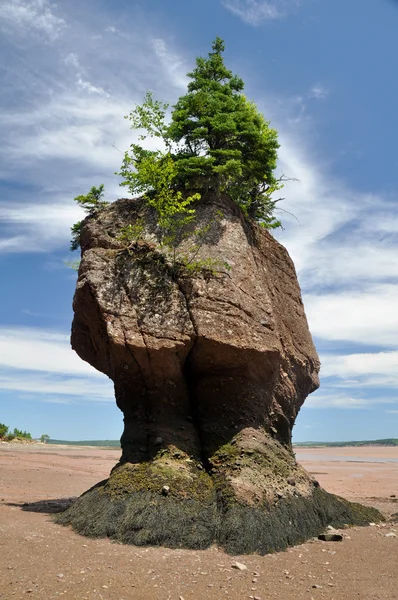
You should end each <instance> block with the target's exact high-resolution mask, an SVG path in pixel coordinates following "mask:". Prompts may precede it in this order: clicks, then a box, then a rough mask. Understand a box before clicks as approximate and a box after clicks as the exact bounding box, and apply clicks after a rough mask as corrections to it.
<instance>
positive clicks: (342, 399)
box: [304, 389, 396, 410]
mask: <svg viewBox="0 0 398 600" xmlns="http://www.w3.org/2000/svg"><path fill="white" fill-rule="evenodd" d="M395 402H396V400H395V399H391V398H387V399H386V398H384V397H377V396H375V397H373V398H366V397H363V396H360V395H358V396H356V395H354V394H347V393H344V392H343V393H342V392H341V391H339V390H337V391H336V390H333V389H331V390H329V391H328V393H323V392H315V393H313V394H311V395H310V396H309V397H308V398H307V400H306V401H305V404H304V406H305V408H338V409H341V410H353V409H364V408H368V409H371V408H372V407H374V405H378V404H389V403H390V404H392V403H395Z"/></svg>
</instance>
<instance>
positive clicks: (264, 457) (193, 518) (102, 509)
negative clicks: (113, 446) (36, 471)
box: [56, 431, 383, 554]
mask: <svg viewBox="0 0 398 600" xmlns="http://www.w3.org/2000/svg"><path fill="white" fill-rule="evenodd" d="M249 437H250V438H253V437H254V436H249ZM259 438H260V434H259V432H257V440H256V444H257V447H253V444H251V445H249V446H248V443H247V441H248V432H247V431H246V434H245V435H243V434H241V435H240V436H238V437H237V439H235V440H233V442H234V443H232V444H228V445H225V447H222V448H220V449H219V450H218V451H217V454H216V455H214V456H213V457H212V458H211V459H210V460H209V461H207V468H206V469H205V468H204V466H203V464H201V462H200V461H195V460H193V459H192V458H190V457H189V456H188V455H186V454H185V453H184V452H182V451H180V450H179V449H178V448H176V447H172V446H169V447H167V448H163V449H161V450H159V452H158V453H157V454H156V456H155V457H154V458H153V459H152V460H150V461H147V462H140V463H131V462H125V463H123V464H118V465H117V466H116V467H115V468H114V469H113V471H112V473H111V475H110V477H109V479H107V480H105V481H102V482H100V483H98V484H97V485H96V486H94V487H93V488H91V489H90V490H88V491H87V492H85V493H84V494H83V495H82V496H81V497H80V498H78V499H77V500H76V502H75V503H74V504H73V505H72V506H71V507H70V508H68V509H67V510H66V511H65V512H63V513H61V514H59V515H57V517H56V521H57V523H60V524H63V525H71V526H72V527H73V528H74V529H75V531H77V532H78V533H81V534H82V535H86V536H88V537H110V538H112V539H115V540H117V541H119V542H122V543H126V544H134V545H136V546H148V545H151V546H154V545H162V546H167V547H169V548H189V549H204V548H208V547H209V546H210V545H212V544H217V545H218V546H220V547H222V548H223V549H224V550H225V551H226V552H228V553H231V554H249V553H259V554H267V553H270V552H275V551H278V550H284V549H285V548H287V547H288V546H293V545H295V544H299V543H302V542H304V541H306V540H307V539H309V538H311V537H314V536H318V535H319V534H320V533H321V532H322V531H323V530H324V529H325V527H326V526H327V525H332V526H333V527H336V528H340V527H343V526H344V525H367V524H368V523H369V522H377V521H380V520H383V517H382V515H381V514H380V513H379V512H378V511H377V510H376V509H374V508H370V507H365V506H362V505H360V504H356V503H351V502H348V501H346V500H344V499H342V498H339V497H337V496H335V495H333V494H329V493H327V492H326V491H325V490H323V489H322V488H320V487H319V484H318V483H317V482H316V481H314V480H313V479H311V477H310V476H309V475H308V474H307V473H306V471H304V469H303V468H302V467H300V465H298V464H297V463H296V462H295V460H294V455H293V454H292V453H291V452H290V451H289V449H287V448H285V447H284V446H282V445H281V444H279V443H278V442H276V441H275V440H272V439H270V438H268V437H264V439H263V440H259ZM260 442H261V443H260Z"/></svg>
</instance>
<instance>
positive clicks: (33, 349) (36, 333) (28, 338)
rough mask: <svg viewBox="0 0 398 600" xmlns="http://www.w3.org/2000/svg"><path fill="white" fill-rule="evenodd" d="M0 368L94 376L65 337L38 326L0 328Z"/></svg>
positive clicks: (95, 375) (94, 373)
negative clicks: (35, 327) (36, 327)
mask: <svg viewBox="0 0 398 600" xmlns="http://www.w3.org/2000/svg"><path fill="white" fill-rule="evenodd" d="M0 357H1V358H0V367H2V368H5V367H7V368H12V369H23V370H28V371H45V372H47V373H58V374H70V375H90V376H91V377H98V376H101V377H102V375H101V374H100V373H98V371H96V370H95V369H94V368H93V367H92V366H91V365H89V364H88V363H86V362H84V361H83V360H81V359H80V358H79V357H78V356H77V354H76V353H75V352H74V351H73V350H72V349H71V347H70V344H69V336H67V335H64V334H60V333H53V332H51V331H46V330H42V329H34V328H28V327H26V328H18V329H11V328H7V327H1V328H0Z"/></svg>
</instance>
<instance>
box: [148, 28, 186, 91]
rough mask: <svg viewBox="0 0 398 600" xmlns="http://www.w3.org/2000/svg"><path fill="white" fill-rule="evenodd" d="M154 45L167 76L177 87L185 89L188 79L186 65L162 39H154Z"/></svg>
mask: <svg viewBox="0 0 398 600" xmlns="http://www.w3.org/2000/svg"><path fill="white" fill-rule="evenodd" d="M152 45H153V49H154V52H155V54H156V56H157V57H158V59H159V60H160V63H161V65H162V68H163V70H164V72H165V74H166V75H167V76H168V77H169V78H170V80H171V81H172V82H173V84H174V85H175V86H176V87H180V88H185V87H186V85H187V83H188V78H187V77H186V75H185V69H184V63H183V61H182V59H181V57H180V56H178V55H177V54H176V53H175V52H173V51H172V50H170V48H169V47H168V45H167V44H166V42H165V40H164V39H162V38H153V40H152Z"/></svg>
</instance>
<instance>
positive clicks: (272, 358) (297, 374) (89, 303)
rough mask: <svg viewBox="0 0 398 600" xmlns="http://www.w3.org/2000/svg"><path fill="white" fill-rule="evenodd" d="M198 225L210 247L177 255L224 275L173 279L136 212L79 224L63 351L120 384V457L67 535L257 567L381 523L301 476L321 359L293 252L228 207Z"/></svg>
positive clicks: (73, 516)
mask: <svg viewBox="0 0 398 600" xmlns="http://www.w3.org/2000/svg"><path fill="white" fill-rule="evenodd" d="M220 211H221V213H222V216H220ZM197 215H198V217H197V223H196V224H197V226H198V227H202V228H203V227H205V228H206V229H203V231H206V234H205V237H204V243H203V244H202V245H201V247H200V248H199V249H198V248H197V246H196V245H195V244H196V241H197V240H196V241H195V240H193V238H192V236H191V238H189V237H188V238H186V239H184V240H183V241H182V242H181V245H180V247H179V249H178V253H177V254H178V256H182V255H185V257H188V261H189V260H190V259H191V258H192V257H193V256H194V254H195V253H196V254H197V256H195V260H197V258H198V257H201V258H202V259H206V258H208V257H211V258H212V259H213V260H217V261H218V262H219V264H224V266H223V267H222V268H219V269H217V271H218V272H217V273H216V274H209V273H207V274H206V272H205V273H204V274H203V273H202V274H197V273H196V274H193V275H192V274H189V273H187V272H186V271H184V270H182V271H181V270H176V269H175V268H172V267H170V264H167V261H165V259H164V255H163V254H162V253H161V251H160V250H159V245H158V243H157V236H158V231H157V229H156V222H155V220H154V218H153V215H152V214H151V213H150V212H148V211H147V209H145V207H144V205H143V203H142V202H141V201H139V200H128V199H124V200H119V201H117V202H115V203H114V204H112V205H110V206H109V207H108V208H107V209H106V210H104V211H103V212H101V213H100V214H99V215H97V216H96V217H92V218H89V219H86V221H85V225H84V228H83V232H82V236H81V246H82V262H81V266H80V269H79V279H78V283H77V287H76V294H75V298H74V304H73V307H74V311H75V317H74V321H73V326H72V347H73V348H74V349H75V350H76V352H77V353H78V354H79V356H80V357H81V358H82V359H83V360H86V361H87V362H89V363H90V364H91V365H93V366H94V367H95V368H96V369H98V370H99V371H102V372H103V373H105V374H106V375H108V377H110V378H111V379H112V380H113V381H114V384H115V396H116V402H117V405H118V407H119V408H120V409H121V410H122V411H123V414H124V424H125V427H124V432H123V435H122V438H121V445H122V451H123V452H122V457H121V460H120V462H119V464H118V465H116V467H115V468H114V470H113V472H112V474H111V476H110V478H109V479H108V480H107V481H105V482H102V483H101V484H98V486H95V488H93V489H92V490H89V491H88V492H86V494H84V495H83V496H82V497H81V498H80V499H79V500H78V501H77V502H76V504H75V505H74V506H72V507H71V508H70V509H68V511H66V513H64V514H63V515H62V516H61V518H60V521H61V522H64V523H71V524H72V525H73V526H74V527H75V528H76V529H77V530H78V531H81V532H82V533H85V534H87V535H109V536H111V537H116V538H118V539H120V540H122V541H125V542H130V543H134V544H166V545H169V546H174V547H175V546H185V547H199V548H201V547H206V546H208V545H210V544H211V543H214V542H218V543H219V544H221V545H222V546H224V547H225V548H226V549H227V550H228V551H231V552H236V553H238V552H253V551H256V552H262V553H264V552H268V551H272V550H276V549H280V548H284V547H286V545H289V544H293V543H297V542H299V541H302V540H304V539H306V538H307V537H309V536H311V535H317V534H318V533H320V531H321V530H322V528H323V527H324V526H325V525H326V524H328V523H330V522H333V524H334V525H336V526H340V525H343V524H344V523H353V522H355V523H362V522H369V520H373V521H374V520H377V519H378V515H377V514H376V513H374V512H373V513H372V510H371V509H363V507H360V508H359V507H358V506H355V505H352V504H349V503H347V502H345V501H343V500H341V499H338V498H336V497H334V496H331V495H330V494H327V493H326V492H324V491H323V490H321V489H320V488H319V486H318V484H317V482H315V481H313V480H312V479H311V478H310V477H309V475H308V474H307V473H306V472H305V471H304V470H303V469H302V468H301V467H300V466H299V465H298V464H297V463H296V461H295V458H294V454H293V452H292V449H291V431H292V427H293V425H294V422H295V419H296V416H297V414H298V411H299V410H300V407H301V406H302V404H303V402H304V400H305V398H306V397H307V395H308V394H309V393H311V392H312V391H314V390H315V389H316V388H317V387H318V370H319V360H318V356H317V354H316V350H315V348H314V345H313V342H312V338H311V334H310V332H309V329H308V324H307V320H306V317H305V313H304V308H303V303H302V300H301V295H300V289H299V285H298V282H297V278H296V274H295V270H294V266H293V263H292V261H291V259H290V258H289V256H288V253H287V251H286V250H285V248H284V247H283V246H281V245H280V244H279V243H278V242H277V241H276V240H275V239H274V238H273V237H272V236H271V235H270V234H269V233H268V232H267V231H265V230H262V229H260V228H259V227H252V226H250V225H248V223H247V222H246V220H245V219H244V218H243V216H242V215H241V213H240V211H239V210H238V209H237V207H236V206H235V205H234V204H233V203H231V202H230V201H229V199H228V198H222V199H219V200H218V201H217V202H215V201H214V199H213V200H212V201H211V202H210V201H209V200H208V199H207V201H206V199H205V200H204V201H201V203H200V204H198V207H197ZM139 218H140V219H143V220H144V222H145V234H144V236H143V240H140V241H138V242H136V243H133V244H132V245H131V246H130V247H129V248H125V247H123V245H122V244H121V242H120V241H118V239H117V238H118V235H120V231H121V228H122V227H125V226H126V225H128V224H130V223H134V222H136V221H137V219H139ZM202 241H203V240H202ZM225 263H226V264H227V267H226V266H225ZM367 510H368V511H369V510H370V512H371V513H372V514H371V515H370V514H369V513H368V512H367Z"/></svg>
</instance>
